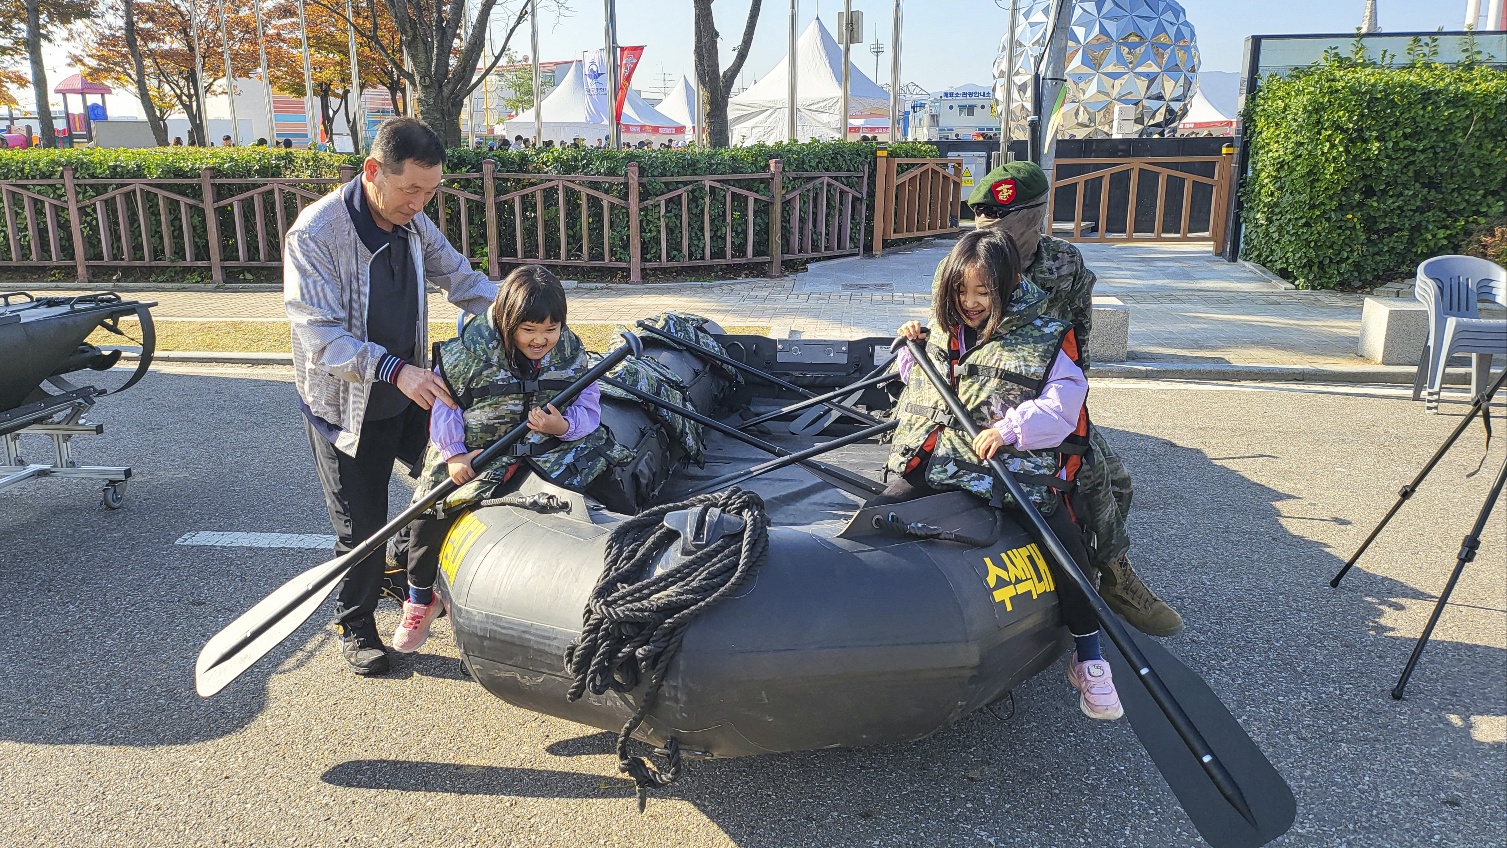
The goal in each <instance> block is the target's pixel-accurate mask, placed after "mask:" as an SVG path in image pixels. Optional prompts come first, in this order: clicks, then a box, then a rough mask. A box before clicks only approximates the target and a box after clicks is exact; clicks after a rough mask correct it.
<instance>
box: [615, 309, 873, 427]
mask: <svg viewBox="0 0 1507 848" xmlns="http://www.w3.org/2000/svg"><path fill="white" fill-rule="evenodd" d="M638 328H639V329H640V330H643V331H644V332H646V333H648V334H650V335H652V336H655V337H657V338H660V339H663V340H665V341H667V342H669V343H670V344H672V345H674V346H676V347H680V348H685V349H687V350H694V351H696V352H697V353H699V354H701V355H702V356H705V357H706V358H707V359H710V360H712V361H714V362H720V363H722V364H723V365H726V366H727V367H729V368H731V369H733V370H734V371H741V372H743V373H744V374H747V375H749V376H750V377H758V378H759V379H760V380H763V381H764V382H766V383H769V384H770V385H772V386H779V387H780V388H782V389H785V390H786V391H791V392H795V393H796V394H798V395H800V396H802V397H806V398H814V397H816V393H815V392H812V391H809V390H807V389H803V388H801V387H800V386H797V385H796V384H794V383H791V382H789V381H787V380H782V379H780V378H779V377H776V376H774V375H773V374H769V373H767V372H764V371H760V370H759V369H757V368H755V367H753V366H752V365H749V364H747V363H745V362H739V361H738V360H736V359H733V358H732V357H730V356H725V355H723V354H721V353H718V352H717V351H715V350H712V349H711V348H709V347H707V346H705V345H700V344H697V343H695V342H693V341H690V340H688V339H683V338H681V337H680V336H677V335H673V334H671V333H667V332H665V331H664V330H661V329H659V328H658V327H656V326H654V325H653V324H650V323H649V322H648V321H639V322H638ZM823 403H825V404H826V405H827V406H829V407H831V408H833V409H835V410H838V411H839V412H841V413H842V414H843V415H847V416H850V417H852V418H857V419H858V420H859V421H862V422H863V423H865V424H878V423H879V419H878V418H875V417H874V416H872V415H869V414H867V413H865V412H860V411H858V410H856V409H853V408H852V407H848V406H842V405H841V404H837V403H833V402H832V401H823Z"/></svg>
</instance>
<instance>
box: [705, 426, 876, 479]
mask: <svg viewBox="0 0 1507 848" xmlns="http://www.w3.org/2000/svg"><path fill="white" fill-rule="evenodd" d="M898 423H899V422H897V421H894V420H890V421H881V422H879V423H878V424H875V425H874V426H872V427H865V428H864V429H862V430H858V431H856V432H853V433H849V434H848V435H846V436H843V437H841V438H837V439H833V440H831V441H829V442H822V443H821V444H819V445H814V446H812V447H809V448H806V449H805V450H803V451H796V452H795V453H792V454H789V455H788V456H782V457H780V458H779V459H772V460H770V461H768V462H764V463H760V464H758V465H755V466H752V467H750V468H745V469H743V470H742V471H736V472H733V473H732V474H725V475H723V476H721V477H718V478H717V479H715V480H708V481H707V482H705V483H702V484H701V485H700V486H697V487H696V488H694V489H692V490H690V491H689V492H686V493H685V496H686V497H688V498H689V497H693V496H695V495H699V494H701V493H703V492H714V491H716V490H718V489H723V488H726V487H728V486H731V485H733V484H734V483H741V482H743V481H744V480H750V479H752V478H754V477H758V476H759V475H761V474H768V473H769V472H771V471H777V470H779V469H781V468H785V467H787V466H790V465H795V464H797V463H800V462H802V461H804V460H808V459H810V458H811V457H813V456H820V455H821V454H824V453H827V452H829V451H834V450H837V449H838V448H841V447H846V446H848V445H851V444H853V443H854V442H861V441H863V440H864V439H868V438H872V437H874V436H878V435H880V434H881V433H888V432H889V431H891V430H893V429H895V426H896V425H897V424H898ZM881 491H883V490H882V489H881Z"/></svg>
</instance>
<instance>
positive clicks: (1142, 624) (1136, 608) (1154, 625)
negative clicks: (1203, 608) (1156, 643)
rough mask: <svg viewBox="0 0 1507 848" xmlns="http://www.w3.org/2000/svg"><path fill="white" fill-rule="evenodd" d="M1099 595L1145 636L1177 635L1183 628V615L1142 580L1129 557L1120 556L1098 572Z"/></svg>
mask: <svg viewBox="0 0 1507 848" xmlns="http://www.w3.org/2000/svg"><path fill="white" fill-rule="evenodd" d="M1099 595H1100V596H1101V597H1103V598H1104V602H1105V603H1106V604H1109V608H1110V609H1112V610H1114V611H1115V612H1117V613H1119V614H1120V617H1121V618H1123V619H1125V621H1126V622H1127V623H1129V624H1130V626H1131V627H1134V628H1135V629H1137V630H1139V631H1141V632H1142V633H1145V634H1147V635H1148V636H1176V635H1177V634H1178V632H1179V631H1180V630H1182V629H1183V617H1182V616H1180V615H1178V614H1177V610H1175V609H1173V608H1172V607H1170V606H1167V602H1166V601H1163V600H1162V599H1161V598H1158V597H1157V596H1156V593H1155V592H1153V591H1151V587H1149V586H1147V585H1146V584H1145V583H1143V582H1142V581H1141V577H1140V575H1138V574H1136V573H1135V569H1134V568H1131V567H1130V558H1129V557H1120V558H1119V559H1117V560H1115V561H1114V563H1112V564H1111V565H1110V566H1109V567H1108V568H1104V569H1102V570H1101V571H1100V577H1099Z"/></svg>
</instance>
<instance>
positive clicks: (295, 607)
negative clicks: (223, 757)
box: [194, 333, 643, 698]
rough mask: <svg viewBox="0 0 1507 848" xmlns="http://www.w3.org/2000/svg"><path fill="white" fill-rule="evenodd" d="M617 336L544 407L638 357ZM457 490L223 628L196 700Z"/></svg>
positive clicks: (440, 489)
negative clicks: (618, 343) (603, 353)
mask: <svg viewBox="0 0 1507 848" xmlns="http://www.w3.org/2000/svg"><path fill="white" fill-rule="evenodd" d="M622 335H623V342H624V343H623V345H622V346H621V347H618V348H616V349H615V350H613V351H612V352H611V353H609V354H607V355H606V356H605V357H603V358H602V361H601V362H598V363H597V364H596V365H594V366H592V367H591V369H590V370H588V371H587V372H586V373H585V374H582V375H581V377H580V378H579V379H577V380H576V381H575V382H573V383H571V384H570V385H569V386H566V387H565V388H564V389H562V390H561V391H560V393H559V394H557V395H555V397H554V399H553V400H551V401H550V403H552V404H554V405H555V408H556V409H558V408H560V407H561V406H563V405H565V404H567V403H569V402H571V401H572V400H575V398H576V396H577V395H579V394H580V393H581V392H582V391H584V390H585V389H586V387H587V386H590V385H591V384H592V383H594V382H596V381H597V380H599V379H601V378H602V377H603V376H605V375H606V373H607V372H608V371H611V370H612V369H613V368H615V367H616V366H617V365H618V363H620V362H622V361H623V360H625V359H627V358H628V357H629V356H640V355H642V353H643V343H642V342H641V341H640V340H639V338H638V336H635V335H633V334H632V333H623V334H622ZM529 432H530V430H529V428H528V423H527V422H525V423H522V424H519V425H518V426H517V427H514V428H513V429H511V430H509V431H508V432H507V433H506V434H505V435H504V436H503V437H502V438H501V439H499V440H497V441H496V442H494V443H493V444H492V445H491V446H490V447H488V448H487V449H486V450H484V451H482V452H481V454H480V455H479V456H477V457H476V459H474V460H473V461H472V463H471V465H472V467H473V468H477V469H481V468H485V467H486V466H488V465H490V464H492V463H493V462H495V461H497V460H499V459H501V458H502V457H503V456H504V455H505V454H506V453H507V451H508V450H509V449H510V448H512V446H513V445H514V444H516V443H517V442H518V441H519V440H520V439H522V438H523V437H524V436H527V435H528V434H529ZM458 488H460V487H459V486H457V485H456V484H455V482H454V481H452V480H450V479H449V478H446V479H445V481H444V482H443V483H441V484H440V485H438V486H436V487H434V488H433V489H431V490H430V491H429V493H428V494H426V495H425V496H424V497H423V498H421V499H420V500H418V501H416V502H415V503H413V504H411V505H410V506H409V507H408V508H407V509H405V510H403V512H402V513H401V514H399V515H398V517H397V518H394V519H393V520H391V521H389V522H387V523H386V524H384V525H382V528H381V529H380V530H378V531H377V532H375V533H373V534H372V535H371V537H370V538H368V539H367V540H366V541H364V542H362V543H361V544H359V545H357V546H356V547H355V548H354V549H352V550H351V551H350V552H348V553H346V554H343V555H341V556H338V557H336V558H335V559H332V560H330V561H329V562H326V563H323V564H320V565H316V566H314V567H313V568H311V569H309V570H308V571H305V572H304V573H302V574H300V575H298V576H297V577H294V578H293V579H292V580H289V581H288V582H286V583H284V584H283V585H282V586H280V587H278V589H277V590H276V591H274V592H273V593H272V594H270V595H268V596H267V597H266V598H263V599H262V600H261V601H260V602H259V603H257V605H256V606H254V607H252V608H251V609H249V610H247V611H246V612H245V613H243V614H242V615H241V616H240V617H239V618H237V619H236V620H235V621H232V622H231V623H230V624H228V625H226V627H225V628H224V629H223V630H221V631H220V632H219V633H216V634H215V635H214V636H213V637H211V638H210V640H209V641H208V642H206V643H205V644H204V647H203V649H201V650H200V651H199V659H198V661H197V662H196V663H195V664H194V687H195V688H196V689H197V690H198V691H199V694H200V695H201V696H203V697H205V698H208V697H209V696H211V695H213V694H215V693H216V692H219V691H220V690H221V689H224V688H225V687H226V686H227V685H229V684H230V682H231V681H233V680H235V679H236V678H237V677H240V676H241V674H242V673H243V672H245V671H246V669H248V668H250V667H251V666H252V664H254V663H255V662H256V661H257V660H259V659H261V658H262V657H264V656H266V655H267V652H269V651H271V650H272V649H273V648H275V647H277V646H278V644H280V643H281V642H282V641H283V640H284V639H286V638H288V636H289V635H290V634H292V633H293V631H294V630H297V629H298V628H299V626H300V625H302V624H303V623H304V622H305V621H308V620H309V617H310V616H312V615H313V614H314V611H315V610H317V609H319V607H320V605H321V604H323V603H324V600H325V598H326V597H327V596H328V595H329V593H330V590H331V589H333V588H335V584H337V583H339V582H340V578H342V577H344V576H345V573H346V572H347V571H349V570H350V569H351V568H352V567H354V566H355V565H356V563H358V562H360V561H361V560H363V559H365V558H366V557H367V556H368V555H369V554H371V553H372V552H373V551H376V550H377V549H378V548H380V547H382V546H383V545H385V544H386V543H387V540H388V539H391V538H392V537H393V536H394V535H396V534H397V532H398V531H399V530H402V529H403V528H404V527H406V526H408V523H409V522H410V521H412V520H414V519H415V518H417V517H418V516H419V514H420V513H422V512H424V511H425V510H427V509H429V508H430V507H431V506H434V505H435V504H437V503H439V502H440V501H442V500H444V499H445V498H447V497H449V496H450V494H451V493H452V492H454V491H455V490H456V489H458Z"/></svg>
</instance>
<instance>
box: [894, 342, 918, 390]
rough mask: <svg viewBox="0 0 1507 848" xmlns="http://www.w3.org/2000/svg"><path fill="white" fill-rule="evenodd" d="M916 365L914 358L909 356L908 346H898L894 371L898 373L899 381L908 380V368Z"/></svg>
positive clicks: (907, 381) (906, 381)
mask: <svg viewBox="0 0 1507 848" xmlns="http://www.w3.org/2000/svg"><path fill="white" fill-rule="evenodd" d="M914 367H916V358H915V357H914V356H911V352H910V348H909V347H902V348H900V352H899V353H898V354H896V355H895V372H896V373H897V374H899V375H900V382H902V383H909V382H910V370H911V369H912V368H914Z"/></svg>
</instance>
